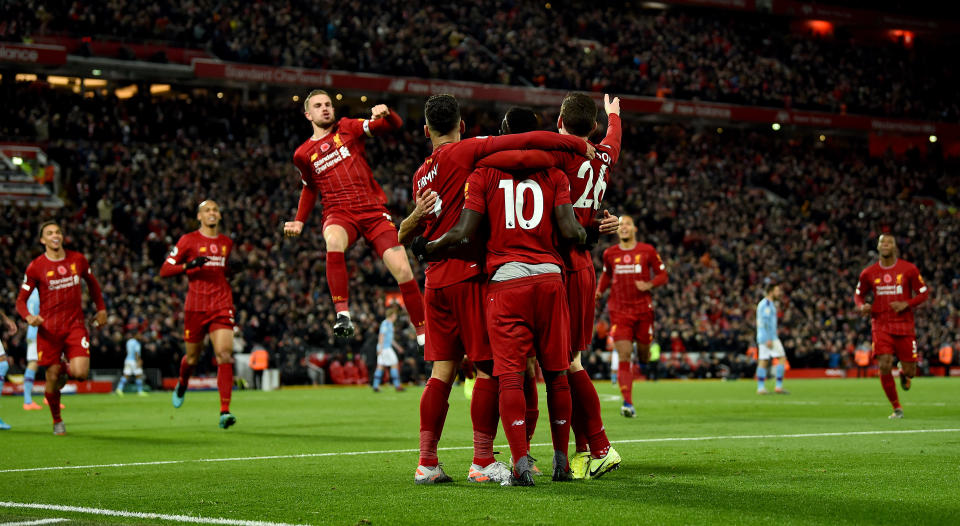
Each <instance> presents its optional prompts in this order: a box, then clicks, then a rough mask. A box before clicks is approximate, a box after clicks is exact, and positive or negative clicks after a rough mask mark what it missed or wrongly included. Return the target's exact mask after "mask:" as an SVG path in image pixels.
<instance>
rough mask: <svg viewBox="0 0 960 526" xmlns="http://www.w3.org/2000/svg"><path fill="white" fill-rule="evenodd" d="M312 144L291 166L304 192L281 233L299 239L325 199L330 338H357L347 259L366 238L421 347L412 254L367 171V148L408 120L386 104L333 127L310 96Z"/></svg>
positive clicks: (319, 94)
mask: <svg viewBox="0 0 960 526" xmlns="http://www.w3.org/2000/svg"><path fill="white" fill-rule="evenodd" d="M303 107H304V115H305V116H306V118H307V120H309V121H310V125H311V126H312V127H313V136H312V137H310V139H308V140H307V141H306V142H304V143H303V144H302V145H300V147H299V148H297V151H296V152H294V154H293V164H294V165H296V167H297V170H299V171H300V179H301V181H302V182H303V189H302V191H301V193H300V204H299V205H298V207H297V217H296V220H294V221H288V222H286V223H284V225H283V233H284V235H286V236H299V235H300V233H301V232H302V231H303V224H304V222H305V221H306V220H307V218H308V217H309V216H310V212H311V211H312V210H313V207H314V206H315V205H316V201H317V196H318V195H319V196H320V199H321V204H322V205H323V222H322V224H323V240H324V242H325V243H326V245H327V283H328V284H329V286H330V295H331V297H332V299H333V305H334V308H335V309H336V312H337V321H336V323H335V324H334V326H333V332H334V334H336V335H337V337H339V338H341V339H346V338H349V337H350V336H352V335H353V331H354V327H353V322H352V321H351V319H350V308H349V303H348V299H349V292H348V289H349V277H348V276H347V263H346V259H345V258H344V254H343V253H344V251H345V250H346V249H347V248H348V247H349V246H350V245H352V244H353V242H354V241H356V239H357V236H358V235H362V236H363V237H364V238H365V239H366V240H367V242H368V243H369V244H370V245H372V246H373V248H374V250H376V252H377V255H378V256H380V257H381V258H382V259H383V264H384V265H386V267H387V269H388V270H389V271H390V273H391V274H392V275H393V277H394V279H396V280H397V283H398V284H399V286H400V293H401V295H402V296H403V304H404V306H405V307H406V309H407V313H408V314H409V316H410V321H411V322H412V323H413V325H414V327H415V328H416V330H417V343H418V344H419V345H421V346H423V344H424V336H423V335H424V322H423V297H422V296H421V295H420V286H419V285H417V282H416V281H415V280H414V279H413V271H412V270H410V262H409V261H407V253H406V251H405V250H404V248H403V247H402V246H400V243H398V242H397V228H396V226H394V224H393V219H392V218H391V217H390V213H389V212H388V211H387V209H386V207H385V206H384V203H385V202H386V196H385V195H384V193H383V189H381V188H380V185H379V184H377V182H376V181H374V179H373V171H371V170H370V166H369V165H368V164H367V159H366V144H365V142H366V140H367V138H370V137H374V136H377V135H383V134H386V133H388V132H391V131H394V130H396V129H399V128H400V126H402V125H403V120H402V119H401V118H400V116H399V115H397V114H396V113H394V112H392V111H390V109H389V108H387V106H386V105H384V104H379V105H377V106H374V107H373V110H372V114H371V117H370V118H369V119H348V118H342V119H340V120H339V121H338V120H336V117H335V113H334V108H333V101H332V100H331V99H330V96H329V95H328V94H327V92H325V91H323V90H313V91H311V92H310V94H309V95H307V98H306V99H305V100H304V103H303Z"/></svg>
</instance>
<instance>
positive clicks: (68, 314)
mask: <svg viewBox="0 0 960 526" xmlns="http://www.w3.org/2000/svg"><path fill="white" fill-rule="evenodd" d="M603 109H604V111H605V113H606V115H607V122H608V125H607V129H606V133H605V137H604V138H603V140H602V141H601V142H600V143H598V144H594V143H592V142H590V140H589V139H588V138H589V137H590V136H591V135H592V134H593V133H594V132H595V131H596V129H597V104H596V103H595V102H594V100H593V99H592V98H591V97H589V96H587V95H585V94H580V93H572V94H569V95H567V96H566V97H565V98H564V100H563V102H562V104H561V107H560V114H559V118H558V121H557V129H558V132H556V133H554V132H546V131H536V130H538V129H539V128H540V126H539V123H538V118H537V116H536V114H535V113H533V112H532V111H531V110H527V109H524V108H513V109H511V110H510V111H508V112H507V114H506V115H505V116H504V119H503V123H502V125H501V129H500V135H499V136H489V137H474V138H463V137H462V134H463V133H464V131H465V129H466V126H465V124H464V122H463V120H461V116H460V107H459V103H458V102H457V100H456V99H455V98H454V97H453V96H451V95H434V96H432V97H430V98H429V99H428V100H427V101H426V103H425V106H424V116H425V121H426V122H425V125H424V127H423V130H424V136H425V138H427V139H429V140H430V142H431V144H432V147H433V151H432V153H431V154H430V155H429V156H428V157H427V158H426V159H425V160H424V162H423V164H422V166H420V168H419V169H418V170H417V171H416V173H415V174H414V175H413V178H412V188H413V194H414V195H415V196H416V207H415V209H414V210H413V211H412V212H411V213H410V215H409V216H408V217H407V218H405V219H404V220H403V221H402V223H401V224H400V226H399V228H397V227H396V226H395V225H394V223H393V218H392V216H391V215H390V213H389V211H388V210H387V208H386V206H385V202H386V197H385V195H384V193H383V190H382V189H381V188H380V185H379V184H378V183H377V182H376V180H375V179H374V177H373V172H372V170H371V168H370V166H369V164H368V162H367V159H366V150H365V141H366V140H368V139H370V138H373V137H376V136H379V135H383V134H386V133H390V132H392V131H394V130H397V129H399V128H400V127H401V126H402V125H403V121H402V119H401V118H400V116H399V115H397V114H396V113H395V112H393V111H392V110H391V109H390V108H388V107H387V106H385V105H377V106H374V107H373V109H372V112H371V116H370V118H368V119H353V118H341V119H339V120H338V119H337V118H336V114H335V111H334V107H333V102H332V99H331V98H330V96H329V95H328V94H327V93H326V92H324V91H322V90H314V91H312V92H311V93H310V94H309V95H308V96H307V97H306V99H305V101H304V113H305V116H306V118H307V119H308V120H309V121H310V122H311V126H312V129H313V135H312V136H311V138H310V139H308V140H307V141H305V142H304V143H303V144H302V145H301V146H300V147H299V148H297V150H296V152H295V154H294V157H293V162H294V165H295V166H296V168H297V170H298V171H299V174H300V178H301V182H302V189H301V195H300V201H299V204H298V207H297V214H296V218H295V219H294V220H293V221H289V222H286V223H285V224H284V226H283V231H284V234H285V235H286V236H299V235H300V234H301V233H302V232H303V228H304V225H305V223H306V222H307V220H308V219H309V217H310V214H311V212H312V210H313V208H314V207H315V205H316V202H317V200H318V199H319V200H320V202H321V206H322V209H323V210H322V218H321V225H322V227H321V228H322V235H323V238H324V241H325V245H326V278H327V282H328V284H329V293H330V296H331V300H332V303H333V305H334V306H335V311H336V320H335V324H334V327H333V329H334V333H335V335H336V336H337V337H339V338H348V337H350V336H352V335H353V333H354V324H353V319H352V317H351V313H350V304H349V276H348V273H347V266H346V260H345V256H344V252H345V251H346V250H347V249H348V248H349V247H350V246H351V245H352V244H353V243H354V242H355V241H356V240H357V239H358V238H359V237H360V236H362V237H363V238H364V239H366V240H367V243H368V244H369V245H370V246H371V247H372V248H373V249H374V250H375V251H376V253H377V255H378V256H379V257H380V258H381V259H382V261H383V263H384V265H385V266H386V268H387V269H388V270H389V271H390V273H391V274H392V275H393V277H394V278H395V279H396V281H397V284H398V287H399V289H400V293H401V296H402V299H403V301H402V304H403V306H404V308H405V309H406V311H407V313H408V315H409V318H410V320H411V322H412V324H413V325H414V328H415V329H416V333H417V342H418V344H419V345H420V346H421V348H422V350H423V353H424V358H425V360H427V361H430V362H432V364H433V366H432V372H431V376H430V379H429V380H428V381H427V384H426V387H425V388H424V391H423V394H422V396H421V399H420V457H419V462H418V466H417V468H416V471H415V475H414V480H415V482H416V483H419V484H434V483H442V482H450V481H452V480H453V479H452V478H451V477H450V476H449V475H448V474H447V473H446V472H445V471H444V468H443V465H442V464H441V463H440V461H439V458H438V443H439V441H440V439H441V436H442V433H443V427H444V422H445V419H446V414H447V409H448V407H449V404H448V398H449V395H450V391H451V386H452V385H453V382H454V381H455V379H456V374H457V371H458V370H459V369H460V366H461V363H462V362H463V361H464V360H465V359H467V360H469V362H471V363H472V364H473V366H475V367H476V375H477V378H476V383H475V385H474V387H473V394H472V398H471V405H470V414H471V421H472V424H473V449H474V456H473V461H472V463H471V465H470V467H469V468H468V470H467V479H468V480H469V481H471V482H476V483H485V482H490V483H500V484H503V485H520V486H531V485H534V476H535V475H536V474H539V473H540V470H539V468H538V467H537V466H536V465H535V462H536V461H535V459H533V458H532V457H531V456H530V440H531V437H532V436H533V434H534V430H535V428H536V424H537V420H538V416H539V411H538V409H537V408H538V393H537V381H536V378H537V370H538V369H539V370H540V371H542V374H543V378H544V381H545V384H546V397H547V408H548V413H549V415H548V417H549V418H548V420H549V423H550V434H551V440H552V444H553V449H554V454H553V458H552V479H553V480H554V481H567V480H573V479H584V480H590V479H595V478H598V477H601V476H603V475H604V474H606V473H609V472H610V471H612V470H615V469H616V468H617V467H619V465H620V463H621V457H620V455H619V454H618V453H617V451H616V449H614V448H613V447H612V446H611V444H610V441H609V440H608V438H607V435H606V432H605V430H604V425H603V420H602V417H601V411H600V401H599V397H598V395H597V391H596V389H595V387H594V385H593V382H592V381H591V379H590V377H589V375H588V374H587V372H586V370H585V369H584V367H583V366H582V364H581V361H580V360H581V353H582V352H584V351H586V350H588V348H589V346H590V344H591V341H592V338H593V327H594V321H595V306H596V303H597V301H598V300H599V299H600V298H601V296H602V295H603V294H604V293H605V292H606V290H607V289H610V291H611V292H610V299H609V301H608V309H609V312H610V318H611V325H612V327H611V334H612V339H613V347H614V349H615V351H616V353H617V355H618V357H619V360H620V363H621V364H624V365H622V366H621V367H620V370H619V374H618V383H619V387H620V391H621V394H622V397H623V402H622V406H621V409H620V412H621V414H622V415H623V416H625V417H628V418H629V417H634V416H636V410H635V409H634V406H633V400H632V385H633V376H632V372H631V367H630V364H631V363H633V352H634V348H636V356H637V359H638V361H639V362H640V363H641V364H643V363H646V362H647V360H648V358H649V349H650V344H651V343H652V340H653V334H654V325H653V323H654V310H653V299H652V295H651V291H652V290H653V289H654V288H656V287H659V286H662V285H664V284H666V283H667V281H668V273H667V267H666V265H665V264H664V262H663V261H662V260H661V258H660V255H659V254H658V253H657V251H656V250H655V249H654V247H653V246H651V245H649V244H646V243H642V242H640V241H639V240H638V239H637V227H636V225H635V223H634V221H633V219H632V218H631V217H629V216H626V215H623V216H621V217H617V216H613V215H611V214H610V213H609V212H608V211H605V210H603V209H602V202H603V198H604V193H605V191H606V188H607V185H608V182H609V180H610V177H611V172H612V170H613V168H614V166H615V165H616V163H617V161H618V159H619V157H620V148H621V136H622V131H621V130H622V128H621V123H620V103H619V99H617V98H613V99H611V98H610V97H609V96H605V97H604V108H603ZM197 219H198V221H199V223H200V227H199V228H198V230H196V231H194V232H191V233H188V234H185V235H183V236H182V237H181V238H180V239H179V241H178V242H177V244H176V246H174V247H173V248H172V249H171V251H170V253H169V255H168V256H167V257H166V259H165V260H164V262H163V265H162V267H161V269H160V276H162V277H173V276H179V275H181V274H185V275H186V276H187V280H188V283H189V288H188V292H187V295H186V301H185V303H184V328H183V341H184V346H185V354H184V356H183V358H182V360H181V363H180V376H179V380H178V383H177V386H176V388H175V389H174V391H173V394H172V405H173V406H174V407H175V408H179V407H181V406H182V405H183V404H184V401H185V397H186V393H187V387H188V384H189V380H190V377H191V375H192V374H193V372H194V369H195V367H196V364H197V361H198V359H199V357H200V355H201V352H202V350H203V345H204V341H205V340H206V339H207V338H208V337H209V340H210V342H211V344H212V347H213V350H214V354H215V355H216V360H217V388H218V391H219V395H220V415H219V421H218V422H219V426H220V427H221V428H223V429H227V428H229V427H231V426H232V425H234V424H235V423H236V422H237V418H236V416H234V415H233V413H232V412H231V410H230V401H231V393H232V388H233V383H234V379H233V375H234V370H233V358H232V350H233V330H234V313H233V297H232V292H231V289H230V285H229V281H228V277H229V275H230V273H231V271H232V270H233V271H235V270H236V268H237V266H238V264H239V262H237V261H232V260H231V259H230V255H231V254H232V253H233V243H232V241H231V240H230V238H229V237H228V236H226V235H225V234H223V233H222V232H221V231H220V225H221V219H222V216H221V211H220V208H219V205H218V204H217V203H216V202H215V201H214V200H213V199H207V200H204V201H203V202H201V203H200V204H199V205H198V207H197ZM613 234H616V235H617V238H618V240H619V243H618V244H615V245H613V246H611V247H610V248H608V249H607V250H606V251H605V252H604V253H603V269H602V272H601V275H600V279H599V283H598V280H597V274H596V269H595V268H594V262H593V256H592V250H593V248H594V247H596V245H597V244H598V243H599V240H600V237H601V236H602V235H613ZM39 236H40V243H41V244H42V245H43V246H44V253H43V254H41V255H40V256H38V257H37V258H36V259H35V260H33V262H31V263H30V265H29V266H28V267H27V270H26V273H25V276H24V281H23V285H22V287H21V290H20V293H19V296H18V298H17V312H18V313H19V314H20V316H21V317H22V318H23V319H24V320H25V321H26V322H27V324H28V325H29V326H30V327H31V328H35V330H36V336H35V342H36V345H35V346H34V347H33V349H34V352H35V357H33V356H31V357H30V358H32V360H33V361H32V362H31V363H34V365H33V371H35V370H36V367H37V365H39V366H43V367H45V368H46V383H45V386H46V387H45V396H44V398H45V401H46V402H47V405H49V408H50V412H51V415H52V417H53V423H54V426H53V430H54V433H55V434H58V435H62V434H65V426H64V423H63V420H62V418H61V411H60V410H61V403H60V390H61V389H62V388H63V386H64V384H65V383H66V381H67V379H68V377H69V378H74V379H77V380H83V379H85V378H86V377H87V375H88V374H89V369H90V350H89V334H88V332H87V329H86V325H85V323H84V317H83V309H82V301H81V300H82V288H81V286H80V281H81V280H83V281H85V282H86V283H87V287H88V290H89V295H90V298H91V299H92V301H93V303H94V304H95V305H96V310H97V313H96V318H95V320H94V323H93V325H94V326H95V327H97V326H102V325H104V324H106V323H107V313H106V306H105V303H104V300H103V295H102V294H101V290H100V286H99V283H98V282H97V280H96V278H95V277H94V275H93V273H92V272H91V271H90V265H89V263H88V262H87V260H86V258H85V257H84V256H83V255H82V254H80V253H77V252H73V251H70V250H66V249H65V248H64V247H63V242H64V234H63V232H62V230H61V225H59V224H58V223H56V222H46V223H44V224H43V225H41V226H40V230H39ZM405 245H406V246H409V247H410V248H411V250H412V252H413V254H414V256H415V257H416V258H417V259H418V260H419V261H421V262H423V263H426V265H427V266H426V269H425V284H424V292H423V294H421V291H420V288H419V285H418V282H417V280H416V278H415V276H414V274H413V271H412V269H411V266H410V262H409V261H408V259H407V253H406V249H405V248H404V246H405ZM878 251H879V254H880V261H879V262H878V263H877V264H875V265H873V266H871V267H869V268H868V269H866V270H864V271H863V273H862V274H861V276H860V280H859V284H858V286H857V290H856V293H855V295H854V297H855V302H856V305H857V307H858V309H859V310H860V311H861V313H862V314H863V315H865V316H866V315H869V316H871V317H872V318H873V339H874V353H875V354H876V355H877V356H878V362H879V365H880V379H881V384H882V386H883V389H884V392H885V393H886V395H887V397H888V399H889V400H890V402H891V404H892V405H893V407H894V413H893V414H892V415H891V418H902V417H903V410H902V407H901V406H900V403H899V400H898V398H897V392H896V386H895V384H894V381H893V376H892V368H893V366H894V363H895V359H897V360H899V361H900V362H901V368H902V370H901V374H900V380H901V386H902V388H903V389H904V390H906V389H909V388H910V384H911V378H912V377H913V376H914V374H915V370H916V367H915V365H916V361H917V353H916V342H915V340H914V317H913V309H914V308H915V307H916V306H918V305H919V304H920V303H922V302H923V301H925V300H926V298H927V297H928V296H929V290H928V289H927V286H926V285H925V284H924V282H923V279H922V278H921V277H920V274H919V272H918V271H917V269H916V267H915V266H913V265H911V264H910V263H907V262H905V261H903V260H900V259H898V257H897V249H896V242H895V240H894V238H893V237H892V236H890V235H883V236H881V237H880V240H879V243H878ZM35 291H38V293H39V294H38V295H39V307H37V306H36V305H29V304H28V303H30V297H31V294H32V293H33V294H34V295H36V294H35ZM765 292H766V297H765V298H764V300H763V301H762V302H761V303H760V305H758V309H757V320H758V335H757V340H758V341H757V344H758V347H759V349H760V361H759V362H760V366H759V367H758V373H757V377H758V382H759V385H758V392H761V393H765V392H766V389H765V386H764V383H763V382H764V380H765V378H766V374H767V366H768V360H770V359H771V358H779V359H780V364H779V365H777V366H776V367H775V376H776V378H777V387H776V392H785V391H783V389H782V381H783V359H784V357H785V356H784V349H783V345H782V343H781V342H780V340H779V339H778V338H777V336H776V332H777V331H776V324H777V309H776V303H775V302H776V300H777V299H779V297H780V295H781V294H782V291H781V290H780V287H779V284H776V283H772V284H770V285H768V287H767V289H766V291H765ZM870 294H872V296H873V300H872V303H868V301H867V300H868V296H869V295H870ZM390 317H391V319H390V326H389V338H388V340H389V341H392V333H393V325H392V323H393V321H395V320H396V311H395V310H394V311H392V312H391V313H390ZM4 320H5V321H9V320H6V317H4ZM384 341H385V336H384V334H381V338H380V342H381V344H382V343H383V342H384ZM389 341H388V343H386V347H389V346H390V343H389ZM380 347H381V345H380V344H378V350H380ZM387 354H389V353H387ZM387 354H385V357H384V359H383V361H382V362H381V361H378V366H381V365H382V366H383V367H384V368H385V369H387V370H391V368H395V366H396V356H395V355H393V358H392V362H391V361H390V360H388V359H387ZM2 356H3V350H2V347H0V358H2ZM388 362H389V363H388ZM5 364H6V361H5V360H2V359H0V366H3V365H5ZM5 372H6V371H4V370H2V369H0V378H2V377H3V373H5ZM124 374H125V375H128V374H130V375H134V374H135V375H137V376H138V378H139V377H140V376H142V372H139V373H137V372H136V369H135V368H134V367H133V366H131V369H130V372H129V373H128V372H127V371H126V370H125V371H124ZM378 374H380V375H382V372H381V371H379V370H378ZM28 376H29V377H30V380H31V381H32V378H33V376H32V375H28ZM380 378H381V377H380V376H377V378H376V381H375V388H378V387H379V383H380ZM394 382H395V385H397V387H398V388H399V383H398V381H397V379H396V377H394ZM121 390H122V389H121ZM31 404H32V402H31ZM33 405H36V404H33ZM25 408H27V406H26V405H25ZM35 408H36V409H39V406H37V407H35ZM498 424H502V426H503V430H504V434H505V435H506V439H507V441H508V443H509V446H510V457H511V459H510V463H509V464H508V463H505V462H500V461H498V460H497V459H496V458H495V456H494V451H493V443H494V439H495V436H496V433H497V427H498ZM2 425H3V423H2V421H0V428H2ZM571 431H572V434H573V435H574V439H575V451H574V452H573V455H572V456H571V455H569V451H568V449H569V448H568V443H569V438H570V434H571Z"/></svg>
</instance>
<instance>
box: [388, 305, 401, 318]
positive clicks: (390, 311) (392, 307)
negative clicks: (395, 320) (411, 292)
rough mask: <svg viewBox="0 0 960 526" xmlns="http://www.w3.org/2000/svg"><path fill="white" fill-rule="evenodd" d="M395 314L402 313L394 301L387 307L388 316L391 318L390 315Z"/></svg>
mask: <svg viewBox="0 0 960 526" xmlns="http://www.w3.org/2000/svg"><path fill="white" fill-rule="evenodd" d="M393 315H397V316H399V315H400V308H399V307H397V304H396V303H392V304H390V306H389V307H387V317H388V318H389V317H390V316H393Z"/></svg>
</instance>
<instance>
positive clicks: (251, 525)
mask: <svg viewBox="0 0 960 526" xmlns="http://www.w3.org/2000/svg"><path fill="white" fill-rule="evenodd" d="M0 508H27V509H33V510H51V511H69V512H74V513H89V514H92V515H109V516H111V517H127V518H133V519H154V520H157V519H159V520H164V521H174V522H189V523H192V524H228V525H231V526H299V525H295V524H288V523H285V522H265V521H245V520H237V519H221V518H218V517H211V518H208V517H194V516H191V515H167V514H164V513H141V512H137V511H119V510H105V509H101V508H85V507H81V506H60V505H57V504H34V503H29V502H2V501H0ZM24 524H27V523H24ZM29 524H40V523H29Z"/></svg>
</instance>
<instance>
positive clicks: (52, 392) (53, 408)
mask: <svg viewBox="0 0 960 526" xmlns="http://www.w3.org/2000/svg"><path fill="white" fill-rule="evenodd" d="M41 353H42V355H43V354H46V353H45V352H43V350H41ZM51 355H56V360H55V361H54V360H50V361H49V363H43V364H42V365H44V366H45V367H46V371H45V374H46V382H45V383H44V389H43V391H44V393H43V394H44V397H45V398H46V400H47V406H49V407H50V416H51V417H52V418H53V434H55V435H63V434H66V430H65V429H64V426H63V418H61V416H60V387H59V386H58V385H57V384H58V383H59V382H60V376H61V373H62V372H63V370H62V369H63V364H62V363H61V362H60V353H59V352H57V353H51Z"/></svg>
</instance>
